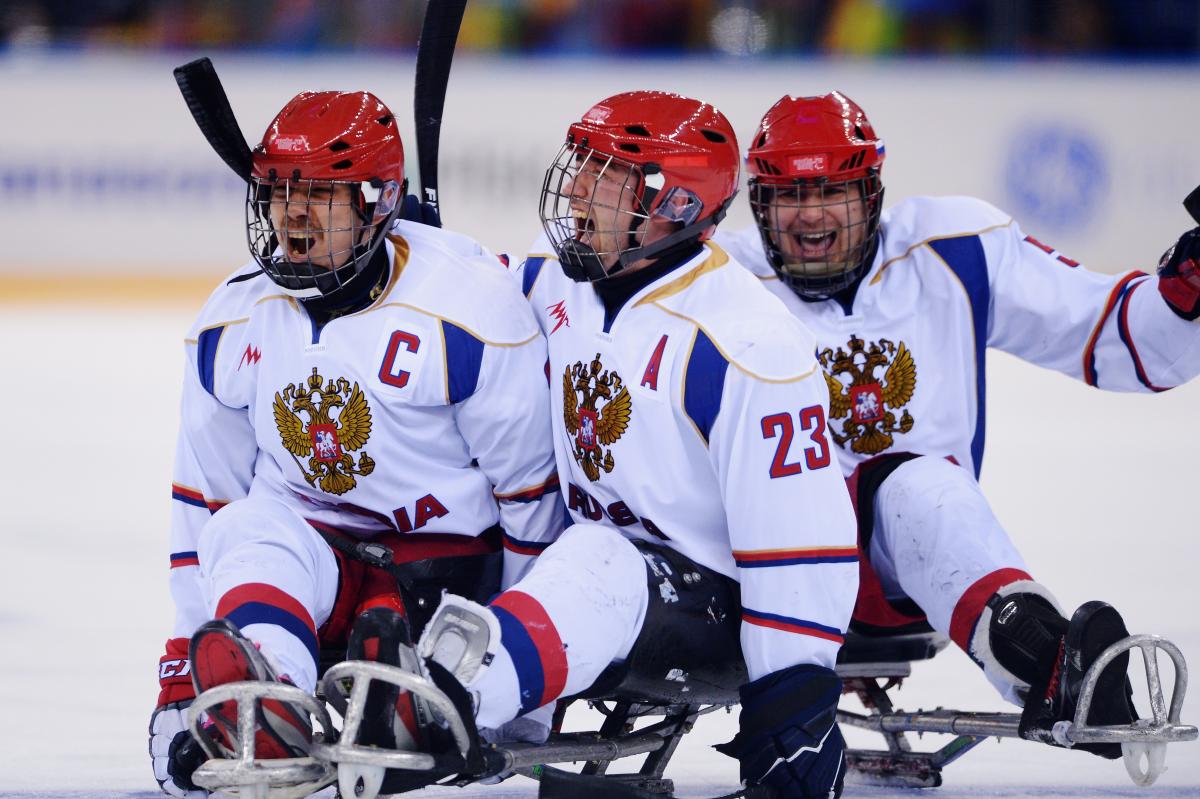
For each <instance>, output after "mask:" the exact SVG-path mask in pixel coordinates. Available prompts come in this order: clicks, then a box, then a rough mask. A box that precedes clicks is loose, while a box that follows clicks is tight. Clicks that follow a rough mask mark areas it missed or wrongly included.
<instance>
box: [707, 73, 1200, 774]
mask: <svg viewBox="0 0 1200 799" xmlns="http://www.w3.org/2000/svg"><path fill="white" fill-rule="evenodd" d="M883 160H884V146H883V141H882V140H881V139H880V138H879V137H878V136H877V135H876V133H875V131H874V129H873V128H872V126H871V123H870V122H869V121H868V120H867V117H866V115H865V114H864V113H863V111H862V109H861V108H859V106H858V105H856V104H855V103H854V102H853V101H851V100H850V99H849V98H847V97H846V96H845V95H843V94H840V93H837V92H834V93H831V94H827V95H824V96H820V97H801V98H794V97H784V98H783V99H781V100H780V101H779V102H778V103H776V104H775V105H774V106H773V107H772V108H771V109H770V110H769V111H767V113H766V115H765V116H764V117H763V119H762V122H761V124H760V125H759V127H758V130H757V131H756V132H755V134H754V139H753V140H752V141H751V142H750V147H749V149H748V156H747V165H748V169H749V172H750V206H751V210H752V211H753V214H754V218H755V220H756V225H755V226H754V227H751V228H748V229H745V230H741V231H737V232H735V233H731V234H724V233H723V234H722V236H721V237H719V240H720V241H721V243H722V245H723V246H725V247H726V248H727V249H728V250H729V251H730V253H732V254H733V255H734V257H735V258H737V259H738V260H739V261H741V262H742V263H744V264H745V265H746V266H748V267H749V268H750V269H751V270H752V271H753V272H754V273H755V274H756V275H757V276H758V277H759V278H760V279H761V280H762V281H763V283H764V285H766V286H767V287H768V288H769V289H770V290H771V291H772V292H774V293H775V294H776V295H777V296H779V297H780V298H781V299H782V300H783V301H784V302H785V303H786V304H787V306H788V307H789V308H790V309H791V311H792V313H793V314H795V315H796V317H797V318H799V319H801V320H802V321H803V322H804V323H805V324H806V325H807V326H808V327H809V328H810V329H811V330H812V331H813V332H814V334H815V335H816V338H817V342H818V344H817V351H818V360H819V361H820V363H821V367H822V369H823V370H824V373H825V379H826V380H827V382H828V384H829V391H830V395H831V400H830V403H831V418H830V420H829V427H830V435H831V436H832V437H833V440H834V441H835V442H836V443H837V444H838V446H839V448H840V452H839V455H841V456H842V467H843V469H844V470H845V472H846V475H847V478H848V483H849V485H850V489H851V495H852V497H853V498H854V500H855V503H856V509H857V513H858V521H859V531H860V541H859V546H860V549H861V551H862V553H863V560H862V583H861V587H860V593H859V598H858V605H857V607H856V611H855V623H854V625H852V629H856V630H859V631H861V632H869V633H875V634H879V633H885V632H887V631H889V630H891V631H904V630H913V629H916V628H920V627H923V626H924V625H925V624H926V623H928V625H929V626H932V628H933V629H935V630H937V631H938V632H941V633H943V634H945V635H948V636H949V637H950V638H951V639H952V640H953V641H954V642H955V643H956V644H957V645H958V646H960V647H961V648H962V649H963V650H965V651H966V652H967V653H968V654H969V655H970V656H971V657H972V658H973V659H974V660H975V661H976V662H977V663H978V664H980V665H981V666H982V667H983V670H984V672H985V673H986V675H987V676H988V678H989V679H990V680H991V682H992V683H993V684H994V685H995V686H996V687H997V688H998V689H999V690H1000V692H1001V693H1002V694H1003V695H1004V696H1005V697H1006V698H1007V699H1009V700H1010V701H1013V702H1014V703H1017V704H1020V705H1023V708H1024V710H1023V712H1022V717H1021V734H1022V735H1023V736H1024V737H1026V738H1029V739H1033V740H1039V741H1045V742H1047V743H1054V742H1055V741H1054V738H1053V736H1052V734H1051V729H1052V727H1053V725H1054V723H1055V722H1056V721H1059V720H1067V719H1072V718H1073V716H1074V711H1075V702H1076V698H1077V696H1078V693H1079V690H1080V688H1081V682H1082V679H1083V675H1084V674H1085V672H1086V670H1087V668H1088V666H1089V665H1090V664H1091V663H1092V662H1093V661H1094V660H1095V658H1096V656H1097V655H1098V654H1099V653H1100V652H1101V651H1103V649H1104V648H1105V647H1106V646H1107V645H1109V644H1111V643H1113V642H1115V641H1116V640H1119V639H1120V638H1122V637H1124V636H1126V635H1127V632H1126V628H1125V625H1124V623H1123V621H1122V619H1121V617H1120V615H1119V614H1118V613H1117V612H1116V611H1115V610H1114V609H1113V608H1112V607H1110V606H1109V605H1107V604H1105V603H1103V602H1089V603H1087V604H1085V605H1083V606H1082V607H1080V608H1079V609H1078V610H1077V611H1075V613H1074V614H1073V615H1072V617H1071V618H1070V620H1068V619H1067V618H1066V617H1065V616H1064V615H1063V613H1062V611H1061V609H1060V607H1059V605H1058V603H1057V601H1056V600H1055V599H1054V597H1053V596H1052V595H1051V593H1050V591H1049V590H1048V589H1047V588H1046V587H1045V586H1043V585H1042V584H1041V583H1038V582H1036V581H1035V580H1034V579H1033V577H1031V576H1030V574H1029V573H1028V571H1027V570H1026V566H1025V563H1024V561H1023V560H1022V558H1021V555H1020V554H1019V553H1018V552H1017V551H1016V549H1015V548H1014V546H1013V543H1012V542H1011V541H1010V540H1009V537H1008V535H1007V533H1006V532H1005V530H1004V529H1003V528H1001V526H1000V524H999V522H998V521H997V520H996V518H995V516H994V515H993V513H992V511H991V509H990V508H989V506H988V503H987V501H986V500H985V498H984V497H983V494H982V493H981V492H980V489H979V485H978V484H977V482H976V478H977V476H978V473H979V468H980V462H981V459H982V457H983V447H984V423H985V419H986V416H985V406H984V382H985V374H984V357H985V353H986V350H987V348H988V347H997V348H999V349H1002V350H1004V351H1006V352H1009V353H1012V354H1013V355H1016V356H1018V357H1020V358H1024V359H1025V360H1027V361H1030V362H1031V363H1035V364H1038V365H1040V366H1044V367H1047V368H1050V369H1055V370H1057V371H1060V372H1063V373H1064V374H1068V375H1071V376H1073V377H1076V378H1081V379H1083V380H1085V381H1086V382H1087V383H1088V384H1089V385H1092V386H1098V387H1100V388H1104V389H1111V390H1119V391H1161V390H1163V389H1164V388H1169V387H1171V386H1174V385H1177V384H1179V383H1181V382H1183V381H1185V380H1187V379H1189V378H1191V377H1192V376H1194V375H1195V374H1197V372H1200V346H1198V344H1200V326H1198V325H1197V324H1196V322H1195V320H1196V318H1197V317H1198V316H1200V272H1198V270H1197V261H1196V259H1197V257H1198V256H1200V231H1198V230H1193V231H1191V232H1189V233H1186V234H1184V236H1183V237H1182V238H1181V239H1180V241H1179V244H1178V245H1176V247H1175V248H1174V249H1173V250H1172V251H1171V252H1169V253H1168V255H1167V256H1166V257H1164V259H1163V261H1162V263H1161V264H1160V265H1159V268H1158V274H1157V276H1147V275H1145V274H1143V273H1141V272H1131V273H1129V274H1126V275H1123V276H1108V275H1101V274H1097V273H1094V272H1089V271H1088V270H1086V269H1084V268H1083V267H1081V266H1080V265H1079V264H1078V263H1077V262H1075V261H1073V260H1071V259H1070V258H1068V257H1066V256H1065V255H1061V254H1059V253H1058V252H1056V251H1055V250H1054V249H1052V248H1051V247H1049V246H1047V245H1045V244H1042V243H1041V242H1039V241H1037V240H1036V239H1034V238H1032V237H1031V236H1027V235H1025V233H1024V232H1022V230H1021V228H1020V227H1019V226H1018V225H1017V223H1016V222H1015V221H1014V220H1013V219H1012V218H1010V217H1009V216H1008V215H1007V214H1004V213H1002V212H1000V211H998V210H997V209H995V208H993V207H992V206H990V205H988V204H987V203H985V202H982V201H980V200H976V199H972V198H967V197H941V198H935V197H915V198H911V199H908V200H905V201H903V202H901V203H900V204H898V205H896V206H893V207H892V208H890V209H889V210H888V211H884V210H883V183H882V180H881V177H880V170H881V167H882V165H883ZM1127 663H1128V654H1125V655H1122V656H1121V657H1120V658H1119V659H1118V661H1117V662H1116V665H1115V666H1113V667H1112V668H1110V669H1108V670H1107V671H1105V673H1104V677H1103V678H1102V679H1101V681H1100V683H1099V687H1098V689H1097V694H1096V697H1097V698H1096V701H1095V703H1094V704H1093V711H1092V713H1091V717H1090V718H1089V722H1091V723H1094V724H1127V723H1130V722H1131V721H1133V720H1134V719H1136V711H1135V709H1134V707H1133V703H1132V699H1131V695H1130V688H1129V684H1128V681H1127V679H1126V678H1125V677H1124V676H1123V675H1124V671H1125V668H1126V667H1127ZM1077 748H1081V749H1087V750H1090V751H1093V752H1095V753H1096V754H1100V755H1102V756H1104V757H1110V758H1111V757H1118V756H1119V755H1120V745H1119V744H1090V745H1084V746H1079V747H1077Z"/></svg>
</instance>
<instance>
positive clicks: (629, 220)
mask: <svg viewBox="0 0 1200 799" xmlns="http://www.w3.org/2000/svg"><path fill="white" fill-rule="evenodd" d="M655 177H659V178H661V176H655V175H645V174H644V173H643V171H642V168H641V167H640V166H638V165H637V164H634V163H631V162H629V161H624V160H622V159H620V158H616V157H614V156H611V155H608V154H605V153H602V152H599V151H598V150H594V149H592V148H589V147H584V146H581V145H578V144H574V143H571V142H568V143H567V144H565V145H563V147H562V149H561V150H559V152H558V155H557V157H555V159H554V163H552V164H551V165H550V168H549V169H547V170H546V178H545V180H544V181H543V183H542V203H541V216H542V227H543V229H544V230H545V231H546V236H547V237H548V238H549V239H550V244H551V245H552V246H553V247H554V250H555V252H556V253H558V257H559V262H560V263H561V264H562V268H563V272H565V273H566V275H567V276H568V277H570V278H571V279H572V280H577V281H590V280H603V279H604V278H606V277H610V276H612V275H615V274H618V273H619V272H620V271H621V270H622V269H624V268H625V267H626V266H628V265H629V263H631V262H632V261H635V260H637V259H638V258H639V257H641V256H640V253H639V251H640V250H641V248H642V245H643V242H644V240H645V237H646V230H647V227H648V225H647V224H646V222H647V221H648V220H649V218H650V214H649V212H648V211H647V208H648V206H649V205H650V204H651V203H652V202H653V197H654V195H656V194H657V190H656V189H654V188H653V186H652V185H651V184H653V182H654V178H655ZM646 195H649V196H648V197H647V196H646Z"/></svg>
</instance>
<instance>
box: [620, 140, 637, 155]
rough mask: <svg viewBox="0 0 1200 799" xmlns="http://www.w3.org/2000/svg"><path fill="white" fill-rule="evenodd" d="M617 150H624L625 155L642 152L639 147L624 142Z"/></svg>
mask: <svg viewBox="0 0 1200 799" xmlns="http://www.w3.org/2000/svg"><path fill="white" fill-rule="evenodd" d="M619 149H621V150H624V151H625V152H627V153H640V152H641V151H642V148H641V147H638V146H637V145H636V144H631V143H629V142H625V143H624V144H621V145H620V146H619Z"/></svg>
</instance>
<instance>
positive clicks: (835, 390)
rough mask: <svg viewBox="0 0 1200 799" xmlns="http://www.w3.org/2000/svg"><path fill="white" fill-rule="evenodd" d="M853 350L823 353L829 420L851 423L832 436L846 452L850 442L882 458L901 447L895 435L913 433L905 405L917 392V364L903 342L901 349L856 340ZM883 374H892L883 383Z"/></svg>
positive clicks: (881, 341) (860, 451) (852, 340)
mask: <svg viewBox="0 0 1200 799" xmlns="http://www.w3.org/2000/svg"><path fill="white" fill-rule="evenodd" d="M847 346H848V347H849V348H850V351H849V352H847V351H846V350H844V349H842V348H841V347H838V350H837V352H836V353H835V352H834V351H833V350H832V349H830V348H828V347H826V348H825V349H824V350H822V351H821V352H820V353H818V354H817V360H819V361H820V362H821V366H823V367H824V368H825V382H826V383H828V384H829V415H830V416H831V417H832V418H834V419H841V418H845V419H846V421H845V422H844V423H843V424H842V432H841V433H838V432H837V431H836V430H831V431H830V432H831V433H832V434H833V440H834V441H836V442H837V444H838V446H840V447H843V448H844V447H845V446H846V442H849V443H850V450H851V451H852V452H857V453H858V454H860V455H878V454H879V453H880V452H883V451H884V450H885V449H887V448H888V447H890V446H892V444H893V443H895V439H894V437H893V435H892V434H893V433H907V432H908V431H909V430H912V426H913V417H912V415H911V414H910V413H909V412H908V411H907V410H904V406H905V405H907V404H908V402H909V401H910V400H911V399H912V396H913V391H914V390H915V389H916V387H917V365H916V363H914V362H913V357H912V353H911V352H909V350H908V348H907V347H905V346H904V342H903V341H901V342H900V343H899V344H898V345H897V344H893V343H892V342H891V341H888V340H887V339H885V338H881V339H879V341H878V342H877V343H876V342H871V345H870V346H869V347H868V346H867V345H866V342H864V341H863V340H862V339H860V338H859V337H858V336H851V337H850V341H849V343H848V344H847ZM879 369H885V370H886V371H884V373H883V381H882V382H880V380H879V377H878V376H877V371H878V370H879ZM843 376H845V377H848V378H849V381H848V382H847V381H846V380H844V379H843ZM901 410H903V411H904V412H903V413H902V414H901V415H900V418H899V419H897V418H896V413H897V412H898V411H901Z"/></svg>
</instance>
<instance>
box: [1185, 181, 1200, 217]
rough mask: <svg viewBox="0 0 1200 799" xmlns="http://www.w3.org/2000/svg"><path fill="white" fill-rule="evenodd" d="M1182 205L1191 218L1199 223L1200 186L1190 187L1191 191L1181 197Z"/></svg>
mask: <svg viewBox="0 0 1200 799" xmlns="http://www.w3.org/2000/svg"><path fill="white" fill-rule="evenodd" d="M1183 207H1184V208H1186V209H1187V212H1188V213H1189V214H1191V215H1192V219H1194V220H1195V221H1196V224H1197V225H1200V186H1197V187H1196V188H1194V189H1192V193H1191V194H1189V195H1188V196H1187V197H1184V198H1183Z"/></svg>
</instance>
